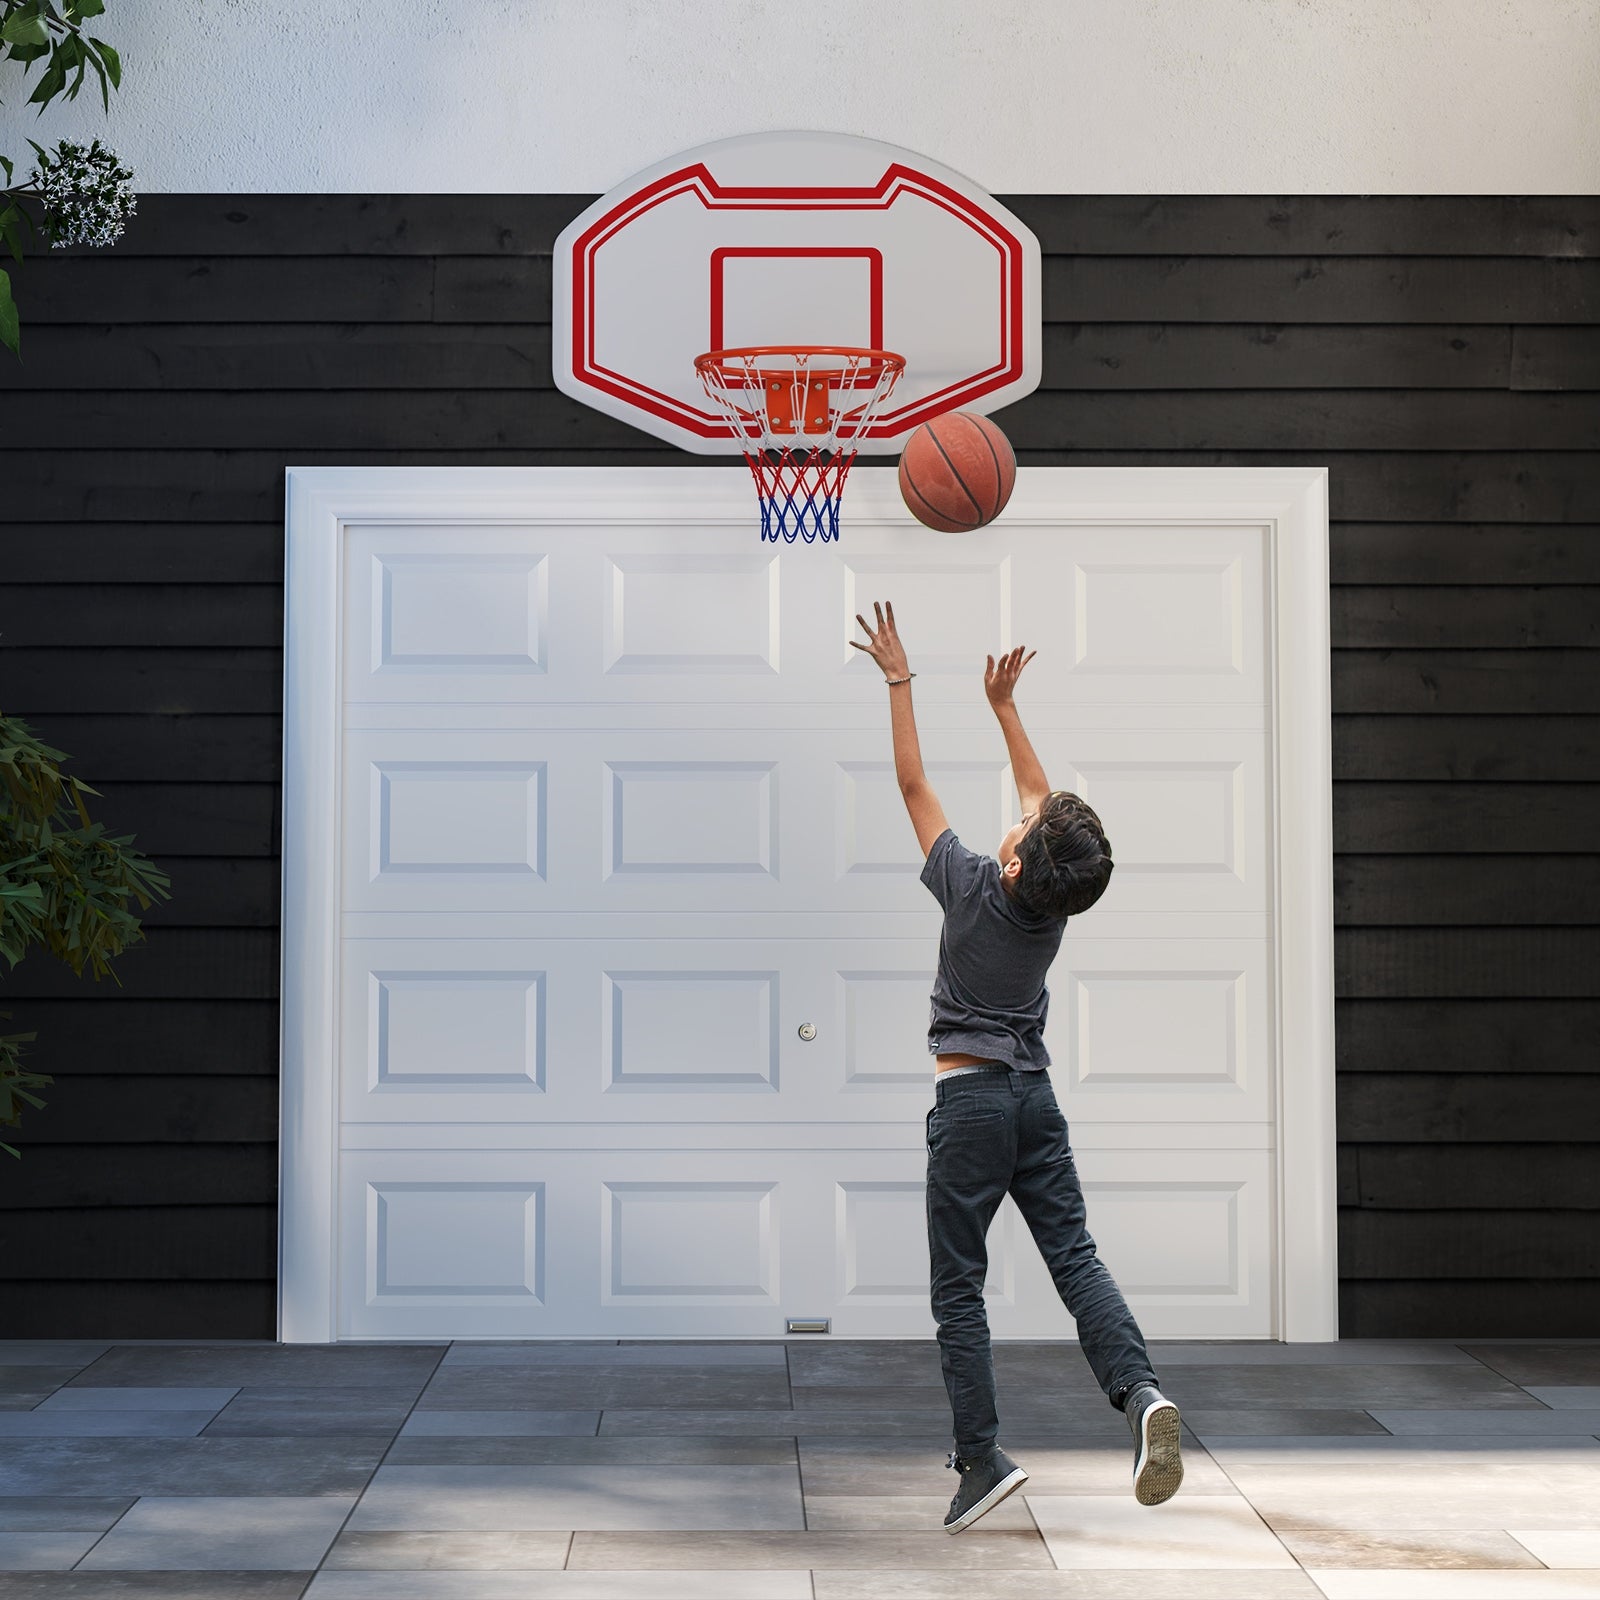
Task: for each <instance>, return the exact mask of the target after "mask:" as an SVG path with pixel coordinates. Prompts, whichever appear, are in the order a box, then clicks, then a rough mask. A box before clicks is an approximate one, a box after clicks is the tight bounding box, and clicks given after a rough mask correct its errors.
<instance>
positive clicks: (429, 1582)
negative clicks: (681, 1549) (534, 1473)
mask: <svg viewBox="0 0 1600 1600" xmlns="http://www.w3.org/2000/svg"><path fill="white" fill-rule="evenodd" d="M305 1600H811V1576H810V1574H809V1573H805V1572H726V1571H724V1572H715V1571H710V1572H708V1571H698V1570H697V1571H693V1572H383V1573H379V1572H319V1573H318V1574H317V1576H316V1578H315V1579H314V1580H313V1582H312V1584H311V1587H310V1588H308V1589H307V1590H306V1592H305ZM967 1600H973V1597H972V1596H970V1595H969V1596H968V1597H967Z"/></svg>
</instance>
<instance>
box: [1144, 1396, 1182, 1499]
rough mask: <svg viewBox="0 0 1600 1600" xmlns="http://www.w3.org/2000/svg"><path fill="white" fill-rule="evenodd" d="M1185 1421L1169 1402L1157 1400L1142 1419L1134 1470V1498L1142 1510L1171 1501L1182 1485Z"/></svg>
mask: <svg viewBox="0 0 1600 1600" xmlns="http://www.w3.org/2000/svg"><path fill="white" fill-rule="evenodd" d="M1182 1436H1183V1421H1182V1419H1181V1418H1180V1417H1179V1415H1178V1408H1177V1407H1176V1406H1175V1405H1174V1404H1173V1403H1172V1402H1171V1401H1170V1400H1158V1401H1156V1403H1155V1404H1154V1405H1152V1406H1151V1407H1150V1409H1149V1410H1148V1411H1146V1412H1145V1413H1144V1415H1143V1416H1142V1417H1140V1418H1139V1459H1138V1460H1137V1461H1136V1462H1135V1463H1134V1468H1133V1497H1134V1499H1135V1500H1137V1501H1138V1502H1139V1504H1140V1505H1142V1506H1158V1505H1160V1504H1161V1502H1162V1501H1163V1500H1170V1499H1171V1498H1172V1497H1173V1495H1175V1494H1176V1493H1177V1492H1178V1485H1179V1484H1180V1483H1182V1482H1183V1458H1182V1457H1181V1455H1180V1454H1179V1444H1180V1441H1181V1439H1182Z"/></svg>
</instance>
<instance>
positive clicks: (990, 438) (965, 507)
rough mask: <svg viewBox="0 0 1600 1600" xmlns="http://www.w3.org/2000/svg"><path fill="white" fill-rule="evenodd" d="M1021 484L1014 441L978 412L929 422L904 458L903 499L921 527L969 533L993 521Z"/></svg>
mask: <svg viewBox="0 0 1600 1600" xmlns="http://www.w3.org/2000/svg"><path fill="white" fill-rule="evenodd" d="M1016 481H1017V458H1016V456H1014V455H1013V454H1012V453H1011V441H1010V440H1009V439H1007V438H1006V436H1005V435H1004V434H1003V433H1002V432H1001V431H1000V430H999V429H998V428H997V427H996V426H995V425H994V424H993V423H992V422H991V421H990V420H989V419H988V418H987V417H980V416H979V415H978V414H977V412H975V411H947V412H945V414H944V415H943V416H942V417H935V418H934V419H933V420H932V421H931V422H925V423H923V424H922V426H921V427H920V428H918V429H917V431H916V432H915V433H914V434H912V435H911V437H910V438H909V439H907V440H906V447H905V449H904V450H903V451H901V453H900V495H901V498H902V499H903V500H904V501H905V503H906V507H907V509H908V510H909V511H910V512H911V515H912V516H914V517H915V518H916V519H917V521H918V522H922V523H926V524H927V526H928V527H930V528H937V529H938V530H939V531H940V532H941V533H966V532H969V531H970V530H972V529H973V528H981V527H983V525H984V524H985V523H988V522H993V521H994V519H995V518H996V517H998V516H999V515H1000V513H1001V512H1002V511H1003V510H1004V509H1005V504H1006V501H1007V500H1009V499H1010V498H1011V491H1012V489H1013V488H1014V487H1015V485H1016Z"/></svg>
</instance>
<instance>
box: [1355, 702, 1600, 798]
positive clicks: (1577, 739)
mask: <svg viewBox="0 0 1600 1600" xmlns="http://www.w3.org/2000/svg"><path fill="white" fill-rule="evenodd" d="M1333 776H1334V781H1335V782H1339V781H1340V780H1345V781H1350V780H1354V779H1360V778H1372V779H1382V780H1385V781H1388V782H1394V781H1396V780H1405V779H1412V780H1427V781H1433V782H1441V781H1444V780H1463V779H1471V780H1477V781H1480V782H1485V781H1491V782H1499V783H1538V782H1548V781H1555V782H1566V783H1572V782H1579V783H1594V782H1597V781H1600V717H1561V716H1551V717H1543V716H1478V717H1474V716H1458V717H1452V716H1437V715H1434V716H1428V715H1415V716H1388V715H1381V714H1377V715H1354V714H1350V713H1345V714H1342V715H1340V716H1336V717H1334V719H1333Z"/></svg>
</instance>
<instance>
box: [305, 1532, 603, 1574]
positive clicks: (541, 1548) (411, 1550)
mask: <svg viewBox="0 0 1600 1600" xmlns="http://www.w3.org/2000/svg"><path fill="white" fill-rule="evenodd" d="M571 1548H572V1535H571V1534H570V1533H567V1532H562V1531H555V1532H547V1531H544V1530H542V1529H518V1530H514V1531H505V1530H500V1529H494V1530H489V1531H475V1532H470V1533H440V1532H437V1531H435V1530H432V1529H416V1530H408V1531H403V1532H394V1531H391V1532H359V1531H358V1532H351V1531H350V1530H349V1529H346V1530H345V1531H344V1532H343V1533H341V1534H340V1535H339V1537H338V1538H337V1539H335V1540H334V1542H333V1547H332V1548H331V1549H330V1550H329V1551H328V1554H327V1558H326V1559H325V1560H324V1561H323V1563H322V1570H323V1571H324V1572H440V1571H463V1570H471V1571H483V1572H532V1571H539V1570H546V1571H549V1570H559V1569H560V1568H562V1567H564V1566H565V1565H566V1563H567V1552H568V1550H570V1549H571Z"/></svg>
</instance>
